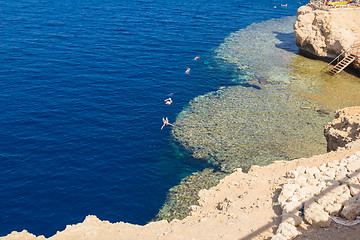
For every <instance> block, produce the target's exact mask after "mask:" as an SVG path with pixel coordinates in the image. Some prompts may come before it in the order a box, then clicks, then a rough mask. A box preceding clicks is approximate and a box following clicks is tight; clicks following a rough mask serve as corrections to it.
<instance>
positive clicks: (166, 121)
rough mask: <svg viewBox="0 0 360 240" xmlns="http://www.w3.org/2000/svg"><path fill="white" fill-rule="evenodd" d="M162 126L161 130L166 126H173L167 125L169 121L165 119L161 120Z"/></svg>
mask: <svg viewBox="0 0 360 240" xmlns="http://www.w3.org/2000/svg"><path fill="white" fill-rule="evenodd" d="M162 120H163V125H162V127H161V130H162V129H163V128H164V127H165V126H166V125H170V126H174V125H172V124H171V123H169V119H168V118H167V117H166V118H163V119H162Z"/></svg>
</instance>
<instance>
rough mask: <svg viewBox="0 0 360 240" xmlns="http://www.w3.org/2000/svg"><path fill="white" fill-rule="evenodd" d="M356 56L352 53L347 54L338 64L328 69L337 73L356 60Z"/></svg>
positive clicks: (331, 73) (331, 72) (330, 72)
mask: <svg viewBox="0 0 360 240" xmlns="http://www.w3.org/2000/svg"><path fill="white" fill-rule="evenodd" d="M355 58H356V55H354V54H352V53H351V54H349V55H347V56H346V57H345V58H343V59H342V60H341V61H340V62H338V64H336V65H335V66H334V67H333V68H332V69H331V70H330V71H328V74H330V75H335V74H337V73H339V72H341V71H342V70H344V69H345V68H346V67H347V66H349V65H350V63H352V62H353V61H354V60H355Z"/></svg>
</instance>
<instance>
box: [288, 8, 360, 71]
mask: <svg viewBox="0 0 360 240" xmlns="http://www.w3.org/2000/svg"><path fill="white" fill-rule="evenodd" d="M359 15H360V8H359V7H344V8H325V7H324V6H322V5H318V4H307V5H306V6H302V7H300V8H299V9H298V11H297V20H296V22H295V24H294V32H295V41H296V45H297V46H298V47H299V49H300V51H301V52H302V53H304V54H308V55H312V56H315V57H318V58H335V57H336V56H337V55H339V54H340V53H342V52H343V51H344V50H347V49H348V48H349V47H350V46H352V45H353V44H356V43H360V24H359V22H358V19H359ZM353 65H354V66H357V67H360V61H359V59H358V60H356V61H355V62H354V64H353ZM359 69H360V68H359Z"/></svg>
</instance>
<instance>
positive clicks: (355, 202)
mask: <svg viewBox="0 0 360 240" xmlns="http://www.w3.org/2000/svg"><path fill="white" fill-rule="evenodd" d="M358 197H359V196H358ZM358 197H352V198H350V199H349V201H347V202H346V203H345V205H344V208H343V210H342V211H341V215H342V216H343V217H345V218H346V219H349V220H354V219H355V218H356V216H359V215H360V198H358Z"/></svg>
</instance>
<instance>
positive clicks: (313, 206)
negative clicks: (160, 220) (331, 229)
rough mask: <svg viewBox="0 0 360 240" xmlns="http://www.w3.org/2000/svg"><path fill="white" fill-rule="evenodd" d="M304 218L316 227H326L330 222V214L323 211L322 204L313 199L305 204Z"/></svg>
mask: <svg viewBox="0 0 360 240" xmlns="http://www.w3.org/2000/svg"><path fill="white" fill-rule="evenodd" d="M304 218H305V220H306V221H307V222H308V223H309V224H311V225H313V226H318V227H328V226H330V223H331V218H330V215H329V214H328V213H327V212H325V211H324V209H323V207H322V206H320V205H319V204H318V203H316V202H313V201H309V202H307V203H306V204H305V208H304Z"/></svg>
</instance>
